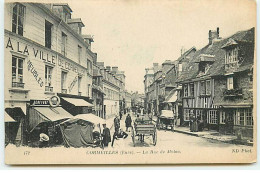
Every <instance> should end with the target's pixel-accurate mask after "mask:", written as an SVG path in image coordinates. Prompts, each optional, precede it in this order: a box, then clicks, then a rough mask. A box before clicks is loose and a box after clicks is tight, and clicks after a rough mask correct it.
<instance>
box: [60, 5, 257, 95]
mask: <svg viewBox="0 0 260 173" xmlns="http://www.w3.org/2000/svg"><path fill="white" fill-rule="evenodd" d="M63 2H67V3H68V4H69V6H70V7H71V8H72V10H73V12H72V18H81V19H82V21H83V23H84V24H85V27H84V28H83V29H82V33H83V34H90V35H93V37H94V43H92V51H93V52H96V53H97V54H98V61H103V62H105V66H118V67H119V70H122V71H125V75H126V89H127V90H128V91H129V92H131V91H138V92H139V93H143V92H144V83H143V80H144V75H145V68H147V67H152V65H153V63H154V62H158V63H160V64H161V63H163V62H164V61H165V60H176V59H177V58H178V57H179V56H180V53H181V48H182V47H184V48H185V49H186V50H187V49H189V48H191V47H193V46H195V47H196V48H197V49H200V48H202V47H204V46H205V45H206V44H208V32H209V30H216V28H217V27H219V28H220V36H221V37H223V38H225V37H228V36H230V35H232V34H234V33H236V32H237V31H241V30H246V29H250V28H252V27H254V26H255V25H256V19H255V15H256V6H255V2H254V1H252V0H229V1H224V0H207V1H205V0H193V1H191V0H186V1H180V0H161V1H156V0H143V1H139V0H113V1H112V0H106V1H104V0H99V1H93V0H85V1H80V0H77V1H70V0H68V1H63Z"/></svg>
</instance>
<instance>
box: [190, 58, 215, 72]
mask: <svg viewBox="0 0 260 173" xmlns="http://www.w3.org/2000/svg"><path fill="white" fill-rule="evenodd" d="M214 62H215V56H214V55H210V54H200V55H199V56H198V57H197V58H196V61H195V63H199V74H198V75H199V76H200V75H205V74H206V73H207V72H208V70H209V69H210V67H211V65H212V64H213V63H214Z"/></svg>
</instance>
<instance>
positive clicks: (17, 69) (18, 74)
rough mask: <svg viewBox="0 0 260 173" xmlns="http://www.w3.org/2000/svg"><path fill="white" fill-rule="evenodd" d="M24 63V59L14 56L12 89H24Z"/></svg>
mask: <svg viewBox="0 0 260 173" xmlns="http://www.w3.org/2000/svg"><path fill="white" fill-rule="evenodd" d="M23 62H24V60H23V59H21V58H19V57H16V56H12V87H18V88H24V83H23Z"/></svg>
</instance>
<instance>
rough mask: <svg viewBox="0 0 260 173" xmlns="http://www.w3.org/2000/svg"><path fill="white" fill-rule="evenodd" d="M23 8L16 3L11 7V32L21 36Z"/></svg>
mask: <svg viewBox="0 0 260 173" xmlns="http://www.w3.org/2000/svg"><path fill="white" fill-rule="evenodd" d="M24 14H25V6H23V5H22V4H19V3H16V4H15V5H14V7H13V17H12V32H13V33H16V34H19V35H21V36H23V30H24Z"/></svg>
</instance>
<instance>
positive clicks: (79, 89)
mask: <svg viewBox="0 0 260 173" xmlns="http://www.w3.org/2000/svg"><path fill="white" fill-rule="evenodd" d="M81 79H82V77H81V76H78V92H79V93H78V94H79V95H81Z"/></svg>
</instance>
